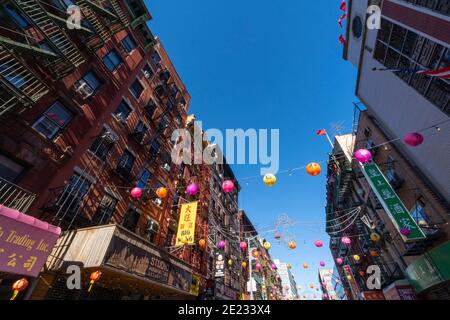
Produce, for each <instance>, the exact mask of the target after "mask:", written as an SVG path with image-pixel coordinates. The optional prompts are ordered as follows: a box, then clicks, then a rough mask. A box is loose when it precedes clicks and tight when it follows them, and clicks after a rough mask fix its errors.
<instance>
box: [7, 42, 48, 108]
mask: <svg viewBox="0 0 450 320" xmlns="http://www.w3.org/2000/svg"><path fill="white" fill-rule="evenodd" d="M0 86H1V87H3V89H4V90H2V91H3V92H1V94H0V116H2V115H3V114H4V113H6V112H7V111H9V110H11V109H12V108H13V107H14V106H15V104H16V102H18V101H20V102H21V103H22V104H24V105H25V106H30V105H32V104H34V103H35V102H36V101H38V100H39V99H40V98H41V97H42V96H44V95H45V94H46V93H47V92H48V91H49V90H48V88H47V86H46V85H45V84H44V83H43V82H42V81H41V80H40V79H39V78H38V77H37V76H35V75H34V74H33V73H32V72H31V71H30V70H29V69H28V67H26V66H25V65H24V64H22V62H21V60H20V59H19V58H18V57H17V56H16V55H15V54H13V53H12V52H11V51H9V50H8V49H7V48H6V47H5V46H4V45H3V44H1V43H0Z"/></svg>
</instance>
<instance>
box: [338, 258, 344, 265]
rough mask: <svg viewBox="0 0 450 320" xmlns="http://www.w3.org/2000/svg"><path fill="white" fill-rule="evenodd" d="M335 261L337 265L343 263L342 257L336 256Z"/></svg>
mask: <svg viewBox="0 0 450 320" xmlns="http://www.w3.org/2000/svg"><path fill="white" fill-rule="evenodd" d="M336 262H337V264H338V265H342V264H343V263H344V260H342V258H337V259H336Z"/></svg>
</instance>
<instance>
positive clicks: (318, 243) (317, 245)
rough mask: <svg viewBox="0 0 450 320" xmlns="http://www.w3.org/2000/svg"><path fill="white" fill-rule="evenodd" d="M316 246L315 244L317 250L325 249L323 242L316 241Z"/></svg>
mask: <svg viewBox="0 0 450 320" xmlns="http://www.w3.org/2000/svg"><path fill="white" fill-rule="evenodd" d="M314 244H315V246H316V247H317V248H321V247H323V242H322V240H316V241H315V242H314Z"/></svg>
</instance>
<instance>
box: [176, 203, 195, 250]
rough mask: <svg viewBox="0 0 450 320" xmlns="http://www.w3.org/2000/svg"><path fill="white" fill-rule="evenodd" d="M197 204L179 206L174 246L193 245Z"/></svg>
mask: <svg viewBox="0 0 450 320" xmlns="http://www.w3.org/2000/svg"><path fill="white" fill-rule="evenodd" d="M197 205H198V202H197V201H196V202H190V203H186V204H183V205H182V206H181V214H180V221H179V222H178V232H177V242H176V244H175V245H176V246H182V245H186V244H194V242H195V220H196V218H197Z"/></svg>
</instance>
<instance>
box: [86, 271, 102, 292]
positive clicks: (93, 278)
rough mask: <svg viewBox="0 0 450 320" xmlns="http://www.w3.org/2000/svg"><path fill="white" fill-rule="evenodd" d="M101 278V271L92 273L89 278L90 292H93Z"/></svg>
mask: <svg viewBox="0 0 450 320" xmlns="http://www.w3.org/2000/svg"><path fill="white" fill-rule="evenodd" d="M101 276H102V272H101V271H94V272H92V273H91V275H90V276H89V279H90V280H91V281H90V282H89V289H88V292H91V290H92V287H93V286H94V283H96V282H97V281H99V280H100V278H101Z"/></svg>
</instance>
